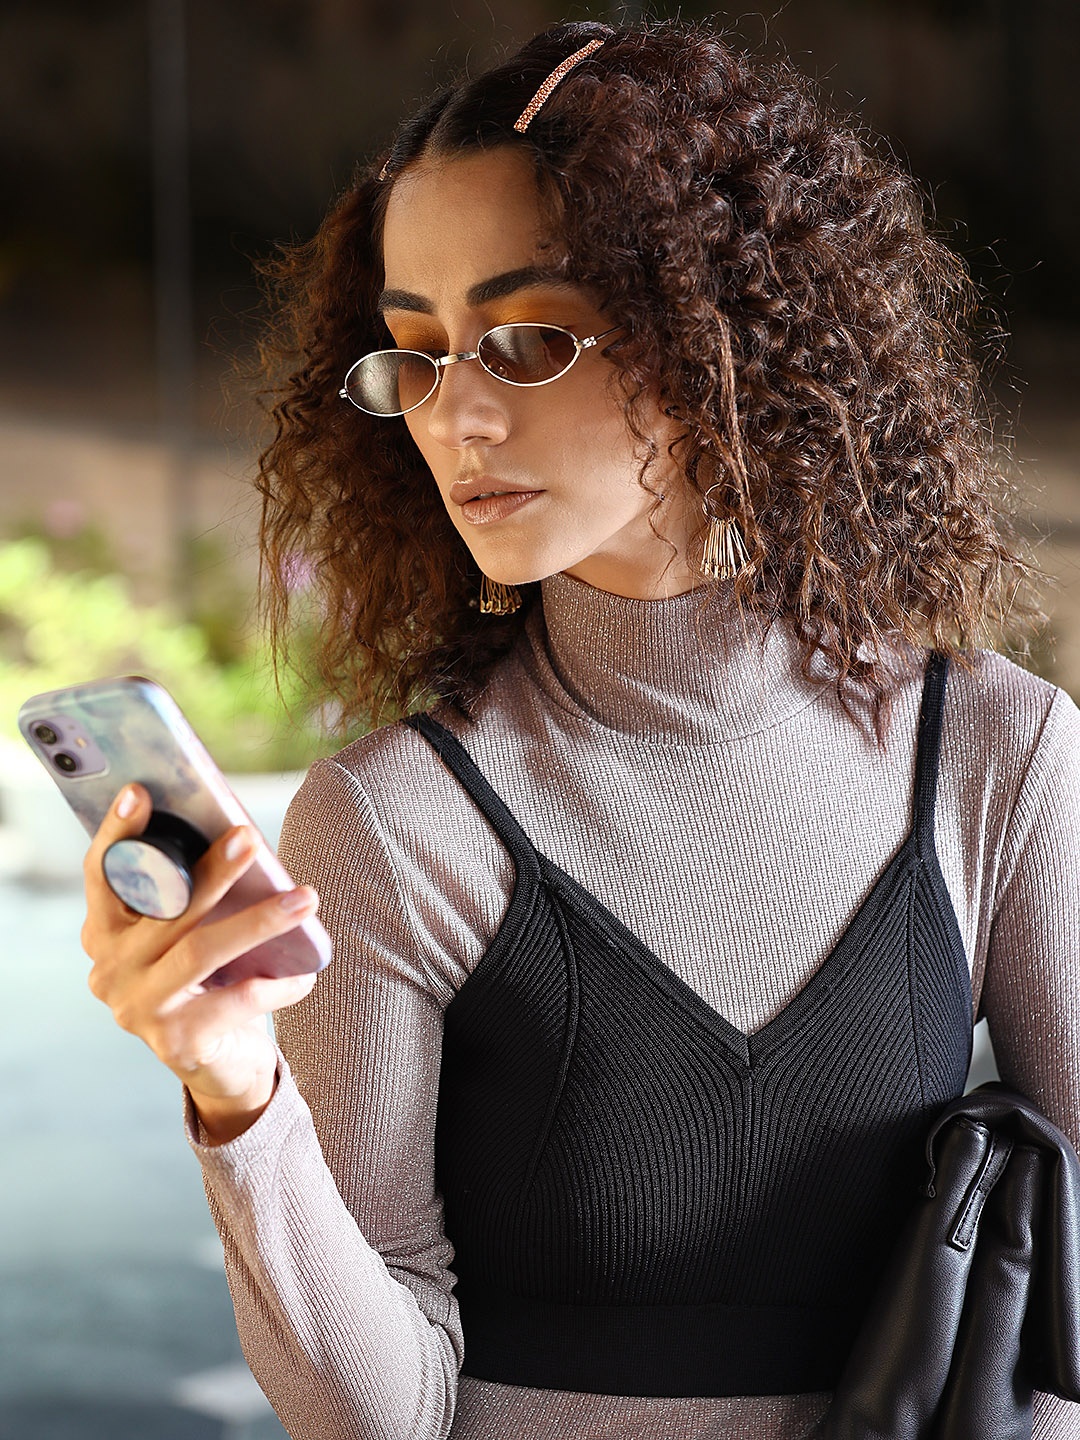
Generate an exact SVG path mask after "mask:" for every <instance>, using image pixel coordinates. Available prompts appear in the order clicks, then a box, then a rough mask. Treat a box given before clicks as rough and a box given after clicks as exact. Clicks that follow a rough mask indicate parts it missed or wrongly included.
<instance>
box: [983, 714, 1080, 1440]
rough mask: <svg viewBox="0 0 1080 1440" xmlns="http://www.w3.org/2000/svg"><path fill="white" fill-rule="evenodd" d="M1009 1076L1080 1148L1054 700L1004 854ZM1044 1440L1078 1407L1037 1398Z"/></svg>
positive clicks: (989, 1011) (1072, 779)
mask: <svg viewBox="0 0 1080 1440" xmlns="http://www.w3.org/2000/svg"><path fill="white" fill-rule="evenodd" d="M983 1012H984V1014H985V1015H986V1017H987V1022H988V1024H989V1027H990V1032H991V1037H992V1039H993V1042H994V1052H995V1055H996V1057H997V1062H998V1069H999V1071H1000V1073H1001V1077H1002V1079H1003V1080H1004V1081H1006V1083H1008V1084H1009V1085H1012V1086H1015V1088H1016V1089H1017V1090H1019V1091H1021V1092H1022V1093H1023V1094H1025V1095H1027V1096H1028V1097H1029V1098H1030V1099H1031V1100H1032V1101H1034V1103H1035V1104H1036V1105H1038V1107H1039V1108H1040V1109H1041V1110H1042V1111H1043V1112H1044V1113H1045V1114H1046V1115H1048V1116H1049V1117H1050V1118H1051V1119H1052V1120H1053V1121H1054V1122H1055V1123H1056V1124H1057V1125H1059V1126H1060V1127H1061V1129H1063V1130H1064V1131H1065V1132H1066V1134H1067V1135H1069V1136H1070V1138H1071V1139H1072V1141H1073V1143H1074V1144H1077V1145H1080V711H1078V710H1077V708H1076V706H1075V705H1074V704H1073V702H1072V701H1071V700H1070V699H1069V697H1068V696H1067V695H1065V694H1064V693H1063V692H1062V691H1058V693H1057V694H1056V695H1055V697H1054V701H1053V704H1052V705H1051V707H1050V710H1049V712H1048V714H1047V717H1046V721H1045V723H1044V725H1043V728H1042V733H1041V734H1040V736H1039V740H1038V744H1037V745H1036V747H1035V749H1034V751H1033V753H1032V756H1031V760H1030V762H1029V764H1028V768H1027V772H1026V774H1025V776H1024V780H1023V783H1022V785H1021V787H1020V790H1019V793H1018V796H1017V800H1016V805H1015V807H1014V809H1013V812H1012V815H1011V816H1010V818H1009V822H1008V827H1007V829H1006V833H1005V844H1004V846H1003V851H1002V864H1001V870H1000V878H999V888H998V901H997V906H996V910H995V915H994V922H993V928H992V930H991V937H990V950H989V955H988V957H987V964H986V980H985V983H984V987H983ZM1034 1433H1035V1436H1036V1437H1037V1440H1080V1405H1076V1404H1070V1403H1067V1402H1065V1401H1062V1400H1057V1399H1052V1398H1051V1397H1049V1396H1045V1395H1043V1396H1038V1397H1037V1403H1036V1417H1035V1432H1034Z"/></svg>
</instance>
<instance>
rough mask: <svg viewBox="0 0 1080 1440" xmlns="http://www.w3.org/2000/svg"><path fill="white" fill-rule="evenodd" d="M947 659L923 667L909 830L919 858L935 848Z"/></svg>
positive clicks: (935, 654) (932, 659) (938, 656)
mask: <svg viewBox="0 0 1080 1440" xmlns="http://www.w3.org/2000/svg"><path fill="white" fill-rule="evenodd" d="M948 676H949V657H948V656H947V655H942V654H940V653H939V652H938V651H936V650H935V651H933V652H931V655H930V658H929V660H928V661H927V663H926V679H925V681H924V682H923V693H922V705H921V707H920V710H919V731H918V741H917V746H916V751H915V805H914V814H913V817H912V830H913V832H914V835H915V847H916V850H917V851H918V854H919V855H920V856H923V855H926V854H928V853H930V852H932V851H933V848H934V803H935V801H936V799H937V780H938V761H939V758H940V752H941V722H942V716H943V714H944V712H945V685H946V681H947V680H948Z"/></svg>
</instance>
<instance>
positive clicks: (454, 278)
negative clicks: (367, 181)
mask: <svg viewBox="0 0 1080 1440" xmlns="http://www.w3.org/2000/svg"><path fill="white" fill-rule="evenodd" d="M541 240H542V236H541V224H540V207H539V200H538V197H537V193H536V184H535V181H534V180H533V175H532V166H531V163H530V161H529V159H528V157H527V156H526V155H524V154H522V153H520V152H518V151H516V150H513V149H511V148H509V147H502V148H500V149H497V150H491V151H477V152H474V153H470V154H467V155H463V156H455V157H453V158H452V159H449V160H445V159H431V160H421V161H420V162H418V163H417V164H416V165H414V166H412V167H411V168H410V169H409V170H407V171H406V172H405V173H404V174H403V175H401V176H399V177H398V179H397V180H396V181H395V182H394V188H393V190H392V191H391V193H390V198H389V200H388V202H387V207H386V217H385V223H384V227H383V264H384V269H385V284H386V286H387V288H391V287H392V288H400V289H405V290H414V291H419V292H420V293H422V294H424V295H430V296H432V297H433V298H436V297H437V296H445V295H451V294H454V293H457V294H462V293H464V291H465V290H467V289H468V288H469V287H470V286H471V285H472V284H475V283H476V282H477V281H478V280H482V279H483V278H485V277H486V276H489V275H494V274H499V273H501V272H503V271H507V270H513V269H516V268H518V267H521V266H525V265H528V264H530V263H532V262H533V261H534V260H537V259H538V258H539V257H540V255H541V253H542V250H541Z"/></svg>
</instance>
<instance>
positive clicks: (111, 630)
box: [0, 536, 341, 771]
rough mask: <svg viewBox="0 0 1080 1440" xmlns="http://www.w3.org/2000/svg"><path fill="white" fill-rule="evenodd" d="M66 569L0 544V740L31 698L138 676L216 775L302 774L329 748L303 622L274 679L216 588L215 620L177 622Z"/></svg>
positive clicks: (90, 569) (91, 573)
mask: <svg viewBox="0 0 1080 1440" xmlns="http://www.w3.org/2000/svg"><path fill="white" fill-rule="evenodd" d="M84 553H85V552H84ZM71 561H72V557H71V556H68V555H66V554H64V555H57V554H54V553H53V549H52V547H51V546H50V545H49V544H48V543H47V542H46V541H45V540H43V539H41V538H38V537H35V536H24V537H23V538H21V539H17V540H13V541H9V542H7V543H2V542H0V733H3V734H7V735H11V736H13V737H15V736H17V735H18V729H17V726H16V723H15V721H16V714H17V712H18V709H19V706H20V705H21V704H22V703H23V701H24V700H27V699H28V698H29V697H30V696H31V695H35V694H39V693H40V692H42V691H46V690H56V689H59V688H61V687H62V686H67V685H73V684H76V683H78V682H81V681H85V680H91V679H97V678H99V677H103V676H109V675H146V676H148V677H150V678H151V679H153V680H156V681H158V683H159V684H161V685H164V686H165V688H166V689H167V690H168V691H169V692H170V693H171V694H172V695H173V697H174V698H175V699H176V701H177V703H178V704H179V705H180V707H181V709H182V710H183V711H184V713H185V714H186V715H187V717H188V719H189V720H190V722H191V724H192V725H193V726H194V728H195V729H196V731H198V733H199V735H200V736H201V737H202V740H203V742H204V743H205V745H206V746H207V748H208V749H209V751H210V753H211V754H212V755H213V756H214V757H215V759H216V760H217V762H218V764H219V765H220V766H221V767H222V769H224V770H232V771H259V770H262V771H266V770H295V769H304V768H306V767H307V766H308V765H309V764H310V763H311V761H312V760H313V759H315V758H316V757H317V756H319V755H325V754H327V753H329V752H330V751H331V750H334V749H336V748H337V747H338V746H339V745H340V744H341V739H340V737H335V736H332V735H331V734H330V733H329V731H330V729H331V725H330V724H329V723H327V722H328V717H327V716H325V715H324V714H321V713H320V711H319V708H318V706H317V705H313V704H312V701H311V696H312V695H316V694H317V693H318V692H317V690H316V688H315V687H314V686H313V685H311V684H308V683H306V682H305V679H304V672H305V665H304V656H305V654H307V655H310V653H311V642H312V641H313V639H314V629H315V626H314V619H313V620H312V624H311V626H310V627H309V631H308V633H307V634H306V635H305V633H304V632H303V631H301V633H300V635H299V637H298V643H297V644H296V646H295V647H294V653H293V658H294V662H295V663H294V665H293V666H292V667H291V668H289V669H288V670H283V671H282V673H281V675H280V681H279V683H275V677H274V668H273V663H272V660H271V656H270V654H269V651H268V649H267V647H266V645H265V644H264V643H262V642H261V641H260V640H259V639H258V637H257V636H254V635H252V634H250V633H245V630H244V626H243V624H242V620H240V621H238V619H237V616H238V615H239V616H240V617H243V615H244V613H245V610H246V608H247V607H245V606H237V605H235V604H233V603H232V600H231V597H230V596H229V594H228V591H227V589H226V590H225V591H223V597H222V598H223V609H224V611H225V612H226V613H225V615H223V614H222V612H221V611H220V610H215V608H214V607H213V606H210V605H206V606H204V607H203V608H202V610H201V611H200V614H199V617H198V619H197V620H195V621H192V622H183V621H180V620H178V619H177V618H176V617H175V616H174V615H173V614H172V613H171V612H170V611H169V610H168V609H167V608H166V607H164V606H161V605H140V604H137V603H136V601H135V598H134V596H133V594H132V590H131V586H130V584H129V582H128V581H127V580H126V579H125V578H124V577H122V576H121V575H118V574H115V573H112V572H104V573H103V572H102V571H101V570H100V569H99V568H98V566H96V565H95V564H94V563H93V562H92V561H91V562H90V563H87V564H86V565H85V566H84V567H81V568H79V567H76V568H71ZM65 562H67V563H66V564H65ZM308 668H309V669H310V667H308Z"/></svg>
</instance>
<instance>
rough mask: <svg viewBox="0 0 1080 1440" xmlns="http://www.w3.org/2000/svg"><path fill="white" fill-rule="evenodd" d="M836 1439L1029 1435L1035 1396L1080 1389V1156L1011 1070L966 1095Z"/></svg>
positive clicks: (1069, 1395) (884, 1288) (902, 1249)
mask: <svg viewBox="0 0 1080 1440" xmlns="http://www.w3.org/2000/svg"><path fill="white" fill-rule="evenodd" d="M926 1156H927V1161H928V1163H929V1168H930V1174H929V1180H928V1182H927V1184H926V1186H925V1188H924V1191H923V1198H922V1199H921V1200H920V1201H919V1202H918V1203H917V1204H916V1206H915V1209H914V1210H913V1212H912V1214H911V1217H910V1219H909V1221H908V1223H907V1226H906V1228H905V1230H904V1231H903V1234H902V1237H901V1240H900V1243H899V1244H898V1245H897V1247H896V1250H895V1252H894V1254H893V1257H892V1259H891V1262H890V1264H889V1267H888V1268H887V1270H886V1272H885V1274H884V1276H883V1278H882V1281H881V1283H880V1286H879V1288H878V1290H877V1293H876V1295H875V1298H874V1301H873V1303H872V1305H871V1307H870V1309H869V1311H868V1312H867V1316H866V1320H865V1321H864V1323H863V1326H862V1328H861V1330H860V1332H859V1336H858V1339H857V1340H856V1342H855V1346H854V1348H853V1349H852V1352H851V1355H850V1357H849V1359H848V1363H847V1365H846V1367H845V1369H844V1372H843V1375H842V1376H841V1379H840V1383H839V1385H838V1386H837V1389H836V1391H835V1394H834V1398H833V1403H832V1406H831V1407H830V1410H829V1414H828V1417H827V1419H826V1421H825V1425H824V1429H823V1435H824V1437H825V1440H1023V1437H1030V1435H1031V1433H1032V1394H1033V1391H1035V1390H1042V1391H1048V1392H1051V1393H1053V1394H1056V1395H1060V1396H1062V1397H1064V1398H1065V1399H1068V1400H1080V1162H1078V1161H1077V1156H1076V1152H1075V1150H1074V1149H1073V1147H1072V1145H1071V1143H1070V1142H1069V1140H1068V1138H1067V1137H1066V1136H1065V1135H1063V1134H1062V1133H1061V1131H1060V1130H1058V1129H1057V1127H1056V1126H1055V1125H1053V1124H1051V1122H1050V1121H1049V1120H1047V1119H1046V1118H1045V1116H1043V1115H1041V1114H1040V1113H1039V1112H1038V1110H1036V1109H1035V1107H1034V1106H1033V1105H1031V1104H1030V1102H1029V1101H1027V1100H1026V1099H1024V1097H1023V1096H1021V1095H1018V1094H1016V1093H1015V1092H1013V1091H1010V1090H1008V1089H1006V1088H1005V1087H1004V1086H1003V1085H1001V1084H999V1083H998V1082H996V1081H995V1082H993V1083H991V1084H988V1085H982V1086H980V1087H979V1088H978V1089H977V1090H975V1091H973V1092H972V1093H971V1094H969V1095H964V1096H962V1097H961V1098H960V1099H959V1100H954V1101H953V1102H951V1103H950V1104H949V1105H948V1106H946V1108H945V1109H944V1110H943V1111H942V1113H941V1115H940V1116H939V1117H938V1119H937V1120H936V1121H935V1122H934V1125H933V1127H932V1128H931V1130H930V1133H929V1136H928V1138H927V1142H926Z"/></svg>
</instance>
